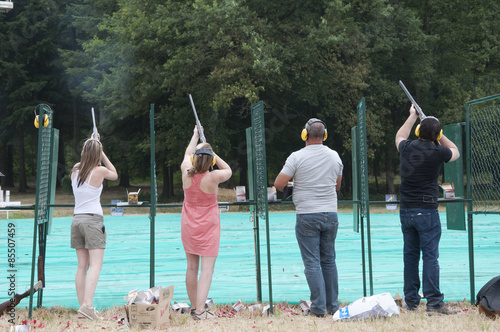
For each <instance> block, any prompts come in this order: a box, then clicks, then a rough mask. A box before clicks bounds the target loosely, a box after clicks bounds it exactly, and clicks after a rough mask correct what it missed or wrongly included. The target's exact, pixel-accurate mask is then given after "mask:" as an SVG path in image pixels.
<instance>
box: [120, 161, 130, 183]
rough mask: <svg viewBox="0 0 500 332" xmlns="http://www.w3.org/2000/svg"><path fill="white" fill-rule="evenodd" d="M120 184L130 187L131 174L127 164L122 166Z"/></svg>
mask: <svg viewBox="0 0 500 332" xmlns="http://www.w3.org/2000/svg"><path fill="white" fill-rule="evenodd" d="M119 186H120V187H124V188H127V187H130V175H129V173H128V166H126V165H125V166H124V167H122V168H121V172H120V184H119Z"/></svg>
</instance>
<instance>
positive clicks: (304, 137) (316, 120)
mask: <svg viewBox="0 0 500 332" xmlns="http://www.w3.org/2000/svg"><path fill="white" fill-rule="evenodd" d="M316 122H320V123H322V124H323V126H324V127H325V132H324V133H323V141H326V138H327V137H328V131H327V130H326V124H325V123H324V122H323V121H321V120H320V119H316V118H312V119H310V120H309V121H307V123H306V125H305V126H304V129H302V132H301V133H300V137H301V138H302V140H303V141H304V142H305V141H307V139H308V137H309V132H308V131H307V128H308V127H310V126H311V125H312V124H313V123H316Z"/></svg>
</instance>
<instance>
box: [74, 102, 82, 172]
mask: <svg viewBox="0 0 500 332" xmlns="http://www.w3.org/2000/svg"><path fill="white" fill-rule="evenodd" d="M72 104H73V165H74V164H76V163H77V162H79V161H80V157H81V156H80V152H81V151H80V130H79V128H80V125H79V122H80V120H81V119H80V117H79V116H78V108H77V107H76V101H75V99H73V102H72Z"/></svg>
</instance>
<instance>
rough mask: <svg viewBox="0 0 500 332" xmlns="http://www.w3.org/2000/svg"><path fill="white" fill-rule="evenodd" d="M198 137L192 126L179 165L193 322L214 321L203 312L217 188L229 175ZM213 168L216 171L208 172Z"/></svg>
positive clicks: (216, 228)
mask: <svg viewBox="0 0 500 332" xmlns="http://www.w3.org/2000/svg"><path fill="white" fill-rule="evenodd" d="M199 138H200V136H199V133H198V129H197V127H196V126H195V128H194V131H193V137H191V141H190V142H189V145H188V147H187V148H186V153H185V154H184V160H183V161H182V164H181V171H182V188H183V189H184V204H183V206H182V217H181V237H182V244H183V245H184V251H186V258H187V271H186V289H187V293H188V296H189V301H190V302H191V314H192V315H193V318H194V319H196V320H200V319H210V318H215V316H214V315H213V314H212V313H211V312H209V311H208V310H205V302H206V300H207V296H208V291H209V289H210V285H211V283H212V275H213V273H214V265H215V260H216V259H217V255H218V254H219V243H220V217H219V207H218V204H217V189H218V186H219V183H221V182H224V181H227V180H228V179H229V178H230V177H231V175H232V171H231V168H230V167H229V165H228V164H227V163H226V162H225V161H224V160H222V159H221V158H220V157H219V156H217V155H216V154H215V152H213V151H212V147H211V146H210V144H208V143H201V144H199V145H198V146H197V143H198V140H199ZM214 165H217V167H218V169H216V170H213V171H211V172H209V169H210V167H211V166H214ZM200 262H201V264H200ZM200 265H201V272H200V277H199V279H198V271H199V270H200Z"/></svg>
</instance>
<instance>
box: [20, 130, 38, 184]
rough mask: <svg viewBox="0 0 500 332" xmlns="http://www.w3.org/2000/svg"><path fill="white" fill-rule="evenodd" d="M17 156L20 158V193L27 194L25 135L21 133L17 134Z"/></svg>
mask: <svg viewBox="0 0 500 332" xmlns="http://www.w3.org/2000/svg"><path fill="white" fill-rule="evenodd" d="M17 156H18V158H19V192H20V193H25V192H26V189H28V183H27V180H26V165H25V164H24V163H25V158H24V133H22V132H21V131H19V132H18V134H17ZM37 158H38V156H37Z"/></svg>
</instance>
